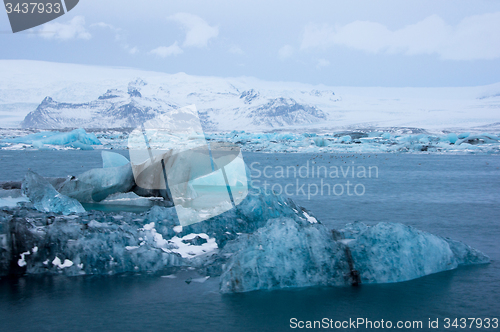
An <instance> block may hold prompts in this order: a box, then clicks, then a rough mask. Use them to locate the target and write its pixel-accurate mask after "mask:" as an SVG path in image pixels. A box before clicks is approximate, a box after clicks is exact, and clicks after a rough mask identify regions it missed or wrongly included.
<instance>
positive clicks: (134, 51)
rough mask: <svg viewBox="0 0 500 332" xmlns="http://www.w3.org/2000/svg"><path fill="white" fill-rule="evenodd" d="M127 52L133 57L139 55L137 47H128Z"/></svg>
mask: <svg viewBox="0 0 500 332" xmlns="http://www.w3.org/2000/svg"><path fill="white" fill-rule="evenodd" d="M126 50H127V52H128V53H129V54H132V55H134V54H137V53H139V49H138V48H137V47H129V46H127V47H126Z"/></svg>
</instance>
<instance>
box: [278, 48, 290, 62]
mask: <svg viewBox="0 0 500 332" xmlns="http://www.w3.org/2000/svg"><path fill="white" fill-rule="evenodd" d="M292 54H293V47H292V46H290V45H285V46H283V47H282V48H280V49H279V51H278V58H280V59H281V60H285V59H286V58H289V57H291V56H292Z"/></svg>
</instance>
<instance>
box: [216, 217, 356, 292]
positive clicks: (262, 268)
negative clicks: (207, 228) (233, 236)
mask: <svg viewBox="0 0 500 332" xmlns="http://www.w3.org/2000/svg"><path fill="white" fill-rule="evenodd" d="M233 252H234V253H233ZM224 253H225V254H227V255H231V254H232V256H231V258H230V259H229V262H228V263H226V264H225V266H224V267H223V273H222V275H221V277H220V290H221V292H223V293H232V292H247V291H252V290H258V289H276V288H289V287H307V286H339V285H346V276H347V275H348V272H349V265H348V263H347V259H346V254H345V250H344V249H343V247H342V246H341V245H340V244H339V243H337V242H335V241H333V240H332V238H331V235H330V232H329V231H328V230H327V229H326V228H325V226H323V225H321V224H318V223H314V224H313V223H310V222H308V221H306V220H301V219H300V218H297V219H291V218H275V219H271V220H269V222H268V223H267V224H266V226H265V227H262V228H260V229H259V230H257V231H256V232H255V233H253V234H249V235H246V236H242V237H240V238H239V239H238V240H237V241H236V242H232V243H229V244H228V245H227V246H226V248H225V250H224Z"/></svg>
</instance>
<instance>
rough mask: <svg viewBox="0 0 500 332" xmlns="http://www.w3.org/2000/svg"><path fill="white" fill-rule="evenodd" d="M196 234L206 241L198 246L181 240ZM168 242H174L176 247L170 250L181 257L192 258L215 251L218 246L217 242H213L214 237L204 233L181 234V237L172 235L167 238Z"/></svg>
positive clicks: (188, 238) (193, 236)
mask: <svg viewBox="0 0 500 332" xmlns="http://www.w3.org/2000/svg"><path fill="white" fill-rule="evenodd" d="M197 236H199V237H201V238H202V239H205V240H207V242H206V243H203V244H202V245H199V246H195V245H192V244H191V243H185V242H183V241H184V240H187V241H188V240H192V239H194V238H196V237H197ZM168 242H169V243H172V244H174V245H175V246H176V247H177V249H175V248H174V249H171V251H172V252H174V253H178V254H180V255H181V256H182V258H194V257H197V256H200V255H204V254H207V253H209V252H212V251H215V250H216V249H217V248H218V246H217V242H215V238H211V237H209V236H208V235H207V234H205V233H199V234H196V233H191V234H188V235H186V236H183V237H182V238H179V237H177V236H174V237H173V238H171V239H170V240H168Z"/></svg>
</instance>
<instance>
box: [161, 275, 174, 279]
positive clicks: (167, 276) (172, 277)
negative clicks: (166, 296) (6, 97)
mask: <svg viewBox="0 0 500 332" xmlns="http://www.w3.org/2000/svg"><path fill="white" fill-rule="evenodd" d="M161 277H162V278H167V279H175V278H177V276H176V275H175V274H169V275H166V276H161Z"/></svg>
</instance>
